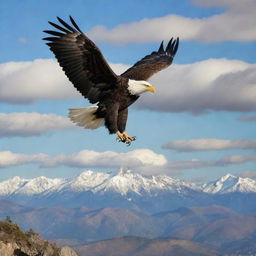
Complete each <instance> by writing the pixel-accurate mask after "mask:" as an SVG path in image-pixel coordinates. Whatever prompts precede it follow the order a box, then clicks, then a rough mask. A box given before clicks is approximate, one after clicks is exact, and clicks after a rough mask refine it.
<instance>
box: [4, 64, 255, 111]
mask: <svg viewBox="0 0 256 256" xmlns="http://www.w3.org/2000/svg"><path fill="white" fill-rule="evenodd" d="M111 66H112V67H113V69H114V70H115V71H116V73H118V74H120V73H122V72H123V71H124V70H126V68H128V66H127V65H122V64H111ZM150 81H151V83H152V84H153V85H155V86H156V87H157V89H158V90H157V93H156V94H154V95H152V94H149V93H148V94H144V95H142V97H141V98H140V99H139V100H138V102H137V103H136V106H137V108H139V109H151V110H155V111H165V112H182V111H187V112H193V113H201V112H204V111H207V110H224V111H255V110H256V102H255V98H256V83H255V81H256V65H255V64H249V63H246V62H243V61H238V60H227V59H209V60H205V61H200V62H196V63H193V64H187V65H172V66H171V67H170V68H168V69H166V70H164V71H162V72H159V73H158V74H157V75H155V76H154V77H153V78H152V79H151V80H150ZM14 92H15V93H14ZM78 97H82V96H81V95H80V94H79V93H78V92H77V91H76V89H75V88H74V87H73V85H72V84H71V83H70V82H69V81H68V79H67V78H66V76H65V74H64V72H63V71H62V70H61V69H60V67H59V66H58V64H57V62H55V61H53V60H35V61H33V62H10V63H4V64H0V102H7V103H23V104H29V103H33V102H34V101H36V100H39V99H51V100H56V99H66V98H78Z"/></svg>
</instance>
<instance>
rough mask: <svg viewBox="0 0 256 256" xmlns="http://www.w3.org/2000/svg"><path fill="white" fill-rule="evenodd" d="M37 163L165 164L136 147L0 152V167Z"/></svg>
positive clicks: (110, 165) (140, 165) (103, 165)
mask: <svg viewBox="0 0 256 256" xmlns="http://www.w3.org/2000/svg"><path fill="white" fill-rule="evenodd" d="M28 163H38V164H40V166H41V167H45V168H47V167H56V166H61V165H65V166H69V167H81V168H84V167H103V168H104V167H118V168H119V167H120V166H121V167H132V168H134V167H142V166H154V167H161V166H164V165H166V164H167V160H166V158H165V157H164V156H163V155H161V154H157V153H155V152H153V151H151V150H149V149H137V150H133V151H130V152H127V153H117V152H113V151H104V152H96V151H91V150H83V151H80V152H78V153H75V154H71V155H64V154H63V155H57V156H49V155H45V154H32V155H29V154H17V153H13V152H10V151H2V152H0V167H8V166H13V165H20V164H28Z"/></svg>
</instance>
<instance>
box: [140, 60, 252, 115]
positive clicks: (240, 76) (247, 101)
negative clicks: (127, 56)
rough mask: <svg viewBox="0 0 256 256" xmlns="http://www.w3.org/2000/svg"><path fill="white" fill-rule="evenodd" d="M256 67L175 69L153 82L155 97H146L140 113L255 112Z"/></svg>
mask: <svg viewBox="0 0 256 256" xmlns="http://www.w3.org/2000/svg"><path fill="white" fill-rule="evenodd" d="M255 81H256V65H254V64H248V63H245V62H243V61H238V60H227V59H209V60H204V61H200V62H196V63H193V64H188V65H172V66H171V67H170V68H169V69H166V70H164V71H162V72H159V73H158V74H156V75H155V76H154V77H152V79H151V80H150V82H151V83H152V84H153V85H155V86H156V87H157V89H158V90H157V93H156V94H155V95H151V94H145V95H143V96H142V97H141V98H140V100H139V101H138V102H137V103H136V106H137V108H139V109H151V110H156V111H165V112H183V111H187V112H192V113H195V114H200V113H202V112H205V111H207V110H217V111H222V110H224V111H244V112H246V111H255V110H256V101H255V98H256V82H255Z"/></svg>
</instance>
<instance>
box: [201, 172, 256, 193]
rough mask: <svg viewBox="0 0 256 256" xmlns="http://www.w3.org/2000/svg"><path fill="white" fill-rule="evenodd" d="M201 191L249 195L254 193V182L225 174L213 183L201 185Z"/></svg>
mask: <svg viewBox="0 0 256 256" xmlns="http://www.w3.org/2000/svg"><path fill="white" fill-rule="evenodd" d="M203 191H204V192H206V193H213V194H215V193H219V194H224V193H230V192H242V193H251V192H256V181H254V180H252V179H249V178H241V177H237V176H234V175H232V174H226V175H224V176H222V177H221V178H219V179H218V180H216V181H214V182H210V183H208V184H205V185H203Z"/></svg>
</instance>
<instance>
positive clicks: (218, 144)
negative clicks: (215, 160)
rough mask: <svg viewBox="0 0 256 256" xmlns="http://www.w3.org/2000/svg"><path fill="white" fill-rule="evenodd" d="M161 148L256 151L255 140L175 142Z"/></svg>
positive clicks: (209, 139) (210, 139)
mask: <svg viewBox="0 0 256 256" xmlns="http://www.w3.org/2000/svg"><path fill="white" fill-rule="evenodd" d="M163 148H164V149H172V150H176V151H180V152H190V151H209V150H228V149H256V140H244V139H241V140H221V139H214V138H202V139H194V140H176V141H171V142H169V143H167V144H165V145H163Z"/></svg>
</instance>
